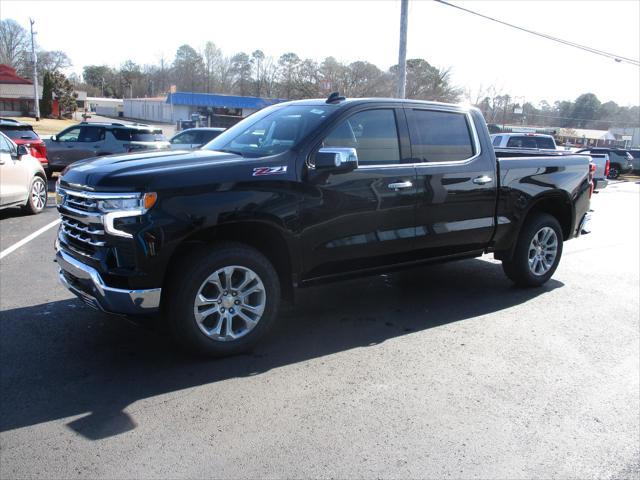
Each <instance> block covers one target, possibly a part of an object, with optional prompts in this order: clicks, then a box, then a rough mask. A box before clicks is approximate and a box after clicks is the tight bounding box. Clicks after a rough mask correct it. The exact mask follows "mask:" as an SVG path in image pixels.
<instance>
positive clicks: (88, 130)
mask: <svg viewBox="0 0 640 480" xmlns="http://www.w3.org/2000/svg"><path fill="white" fill-rule="evenodd" d="M102 140H104V128H100V127H82V128H81V129H80V137H79V139H78V141H79V142H87V143H89V142H100V141H102Z"/></svg>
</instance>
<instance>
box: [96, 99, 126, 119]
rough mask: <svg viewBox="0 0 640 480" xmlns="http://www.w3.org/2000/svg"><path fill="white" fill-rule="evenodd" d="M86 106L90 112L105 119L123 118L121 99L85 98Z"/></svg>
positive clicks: (122, 102) (122, 101)
mask: <svg viewBox="0 0 640 480" xmlns="http://www.w3.org/2000/svg"><path fill="white" fill-rule="evenodd" d="M87 105H88V107H89V109H90V110H91V111H92V112H95V113H97V114H98V115H104V116H105V117H122V116H124V100H123V99H122V98H104V97H87Z"/></svg>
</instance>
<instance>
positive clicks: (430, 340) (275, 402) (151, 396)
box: [0, 182, 640, 479]
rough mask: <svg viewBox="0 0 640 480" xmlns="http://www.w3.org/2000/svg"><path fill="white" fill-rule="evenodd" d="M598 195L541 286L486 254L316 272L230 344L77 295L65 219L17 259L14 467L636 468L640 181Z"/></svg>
mask: <svg viewBox="0 0 640 480" xmlns="http://www.w3.org/2000/svg"><path fill="white" fill-rule="evenodd" d="M593 208H594V209H595V219H594V222H593V228H594V233H592V234H591V235H588V236H585V237H582V238H580V239H577V240H573V241H571V242H569V243H567V244H566V246H565V251H564V256H563V259H562V263H561V265H560V267H559V269H558V271H557V272H556V274H555V276H554V279H553V280H552V281H550V282H549V283H548V284H547V285H546V286H545V287H544V288H541V289H536V290H519V289H516V288H514V287H512V286H511V285H510V283H509V282H508V281H507V280H506V279H505V278H504V277H503V275H502V272H501V269H500V266H499V265H498V264H497V263H496V262H494V261H493V260H491V259H490V258H489V257H487V258H482V259H476V260H469V261H461V262H457V263H453V264H449V265H442V266H436V267H431V268H422V269H416V270H412V271H408V272H403V273H398V274H393V275H389V276H378V277H373V278H369V279H364V280H357V281H350V282H343V283H339V284H334V285H331V286H325V287H318V288H314V289H310V290H306V291H303V292H301V294H300V296H299V303H298V305H297V306H295V307H290V308H287V309H286V310H285V311H284V312H283V314H282V316H281V319H280V320H281V321H280V327H279V330H278V332H277V334H276V335H274V336H273V337H272V338H271V339H270V340H269V341H268V342H267V343H265V344H264V345H262V346H261V347H260V348H259V349H258V350H257V351H256V352H254V354H252V355H246V356H240V357H235V358H229V359H222V360H215V361H214V360H204V361H203V360H198V359H193V358H185V357H184V356H181V355H179V354H177V353H175V351H174V350H173V348H172V345H171V343H170V342H169V340H168V339H167V338H166V337H165V335H164V334H163V333H162V332H161V331H155V330H149V329H148V328H142V327H139V326H136V325H134V324H131V323H129V322H127V321H126V320H124V319H121V318H111V317H108V316H105V315H102V314H98V313H96V312H94V311H92V310H90V309H88V308H86V307H84V306H82V305H81V304H80V303H79V302H78V301H76V300H74V299H73V298H72V297H71V295H70V294H69V293H68V292H67V291H66V290H64V289H63V288H62V287H61V286H59V285H58V283H57V281H56V272H55V264H53V263H52V261H51V258H52V243H53V239H54V235H55V232H54V230H49V231H47V232H46V233H44V234H42V235H41V236H39V237H38V238H36V239H35V240H33V241H31V242H29V243H28V244H27V245H25V246H24V247H22V248H20V249H18V250H17V251H15V252H13V253H11V254H9V255H8V256H6V257H5V258H3V259H2V260H0V271H1V274H2V275H1V285H0V287H1V296H0V308H1V310H2V315H1V319H0V327H1V330H0V392H1V393H0V395H1V396H0V477H1V478H18V477H20V478H25V477H31V478H97V477H107V478H157V477H171V478H186V477H192V478H193V477H199V478H202V477H216V478H239V477H243V478H258V477H265V478H284V477H287V478H292V477H295V478H298V477H307V478H308V477H323V478H325V477H333V478H335V477H338V478H346V477H359V478H363V477H364V478H369V477H388V478H392V477H393V478H427V477H429V478H442V477H450V478H479V477H482V478H514V479H515V478H523V479H524V478H551V477H556V478H636V479H637V478H638V477H639V469H640V464H639V455H640V452H639V449H640V446H639V444H640V424H639V412H640V400H639V398H640V386H639V376H640V366H639V355H640V347H639V336H640V334H639V324H638V322H639V318H638V317H639V311H640V306H639V291H638V285H639V265H640V258H639V248H638V246H639V245H640V238H639V236H640V235H639V234H640V184H639V183H638V182H635V183H634V182H627V183H623V182H621V183H616V184H614V185H611V186H610V187H609V188H607V189H606V190H604V191H603V192H602V193H600V194H599V195H597V196H596V197H595V198H594V200H593ZM53 219H55V212H54V211H53V209H51V210H49V211H47V212H46V213H44V214H43V215H40V216H37V217H21V216H16V215H15V214H13V213H10V212H9V213H7V212H5V213H2V215H0V232H1V233H0V249H5V248H7V247H8V246H9V245H11V244H12V243H13V242H15V241H16V240H17V239H19V238H21V237H23V236H25V235H27V234H28V233H31V232H33V231H35V230H36V229H37V228H38V227H40V226H42V225H45V224H47V223H49V222H50V221H52V220H53Z"/></svg>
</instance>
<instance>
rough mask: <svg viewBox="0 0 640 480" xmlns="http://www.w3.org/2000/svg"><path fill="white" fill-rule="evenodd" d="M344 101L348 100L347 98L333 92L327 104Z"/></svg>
mask: <svg viewBox="0 0 640 480" xmlns="http://www.w3.org/2000/svg"><path fill="white" fill-rule="evenodd" d="M342 100H346V97H343V96H341V95H340V92H331V94H330V95H329V98H327V101H326V102H325V103H338V102H340V101H342Z"/></svg>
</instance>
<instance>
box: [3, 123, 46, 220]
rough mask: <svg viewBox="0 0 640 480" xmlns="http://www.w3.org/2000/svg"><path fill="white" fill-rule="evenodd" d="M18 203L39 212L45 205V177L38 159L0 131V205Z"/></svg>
mask: <svg viewBox="0 0 640 480" xmlns="http://www.w3.org/2000/svg"><path fill="white" fill-rule="evenodd" d="M15 206H20V207H22V208H23V209H24V210H25V211H26V212H27V213H40V212H41V211H42V210H44V207H46V206H47V177H46V175H45V173H44V169H43V168H42V164H41V163H40V160H38V159H37V158H35V157H32V156H31V154H30V153H29V149H28V148H27V147H26V146H25V145H16V144H15V143H13V142H12V141H11V139H9V137H7V136H6V135H5V134H4V133H2V132H0V209H2V208H6V207H15Z"/></svg>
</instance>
